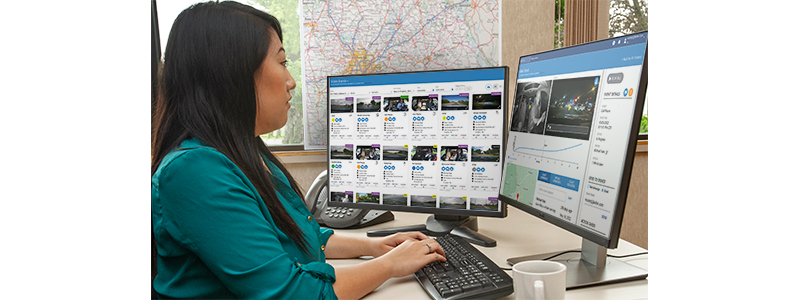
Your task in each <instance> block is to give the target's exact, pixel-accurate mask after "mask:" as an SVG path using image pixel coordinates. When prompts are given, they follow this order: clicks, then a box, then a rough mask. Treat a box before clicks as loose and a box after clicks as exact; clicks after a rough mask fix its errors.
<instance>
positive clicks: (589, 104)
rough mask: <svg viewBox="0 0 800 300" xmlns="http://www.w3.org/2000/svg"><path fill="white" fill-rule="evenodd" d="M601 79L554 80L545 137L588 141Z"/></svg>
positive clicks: (595, 77) (593, 77) (594, 77)
mask: <svg viewBox="0 0 800 300" xmlns="http://www.w3.org/2000/svg"><path fill="white" fill-rule="evenodd" d="M599 83H600V77H597V76H592V77H584V78H572V79H562V80H555V81H553V89H552V92H551V97H550V105H549V106H548V114H547V124H546V125H545V126H546V128H545V135H550V136H560V137H566V138H575V139H581V140H589V134H590V133H591V128H592V119H593V117H594V107H595V101H596V100H597V85H598V84H599Z"/></svg>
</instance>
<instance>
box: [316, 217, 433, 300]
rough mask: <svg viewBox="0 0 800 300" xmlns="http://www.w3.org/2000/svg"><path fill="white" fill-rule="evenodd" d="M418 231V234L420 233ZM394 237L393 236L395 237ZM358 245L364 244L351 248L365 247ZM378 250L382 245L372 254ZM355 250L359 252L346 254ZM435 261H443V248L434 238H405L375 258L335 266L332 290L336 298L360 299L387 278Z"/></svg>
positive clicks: (414, 270)
mask: <svg viewBox="0 0 800 300" xmlns="http://www.w3.org/2000/svg"><path fill="white" fill-rule="evenodd" d="M419 234H420V235H421V233H419ZM335 235H336V234H334V235H332V236H331V239H332V240H335V239H339V238H341V237H339V238H334V236H335ZM401 237H402V236H401ZM393 238H396V236H395V237H393ZM393 238H388V237H387V238H383V239H375V240H393ZM355 239H360V238H355ZM345 240H347V238H345V239H340V240H339V241H345ZM383 245H387V244H383ZM332 246H335V244H334V245H331V243H330V240H329V241H328V247H329V248H333V247H332ZM360 247H363V245H362V246H357V247H353V249H366V248H360ZM345 248H348V247H345ZM380 249H385V248H384V247H382V246H381V247H379V248H377V249H373V251H374V252H375V253H380V252H381V251H382V250H380ZM356 252H358V251H353V252H347V253H356ZM334 253H336V252H334ZM326 254H327V249H326ZM340 254H344V253H340ZM326 256H327V255H326ZM437 260H439V261H445V260H446V259H445V258H444V250H442V247H441V246H439V244H438V243H436V241H435V240H433V239H423V240H417V239H413V238H411V239H405V240H404V241H402V242H401V243H400V244H399V245H397V246H396V247H393V248H392V249H391V250H390V251H388V252H386V253H385V254H383V255H380V257H378V258H375V259H371V260H369V261H366V262H363V263H360V264H357V265H354V266H347V267H338V268H336V269H335V271H336V282H334V283H333V291H334V293H336V296H337V297H338V298H339V299H359V298H361V297H364V295H366V294H368V293H369V292H371V291H373V290H375V289H376V288H378V286H380V285H381V284H383V283H384V282H385V281H386V280H388V279H389V278H392V277H402V276H406V275H410V274H412V273H414V272H416V271H417V270H419V269H420V268H422V267H424V266H425V265H427V264H429V263H431V262H433V261H437Z"/></svg>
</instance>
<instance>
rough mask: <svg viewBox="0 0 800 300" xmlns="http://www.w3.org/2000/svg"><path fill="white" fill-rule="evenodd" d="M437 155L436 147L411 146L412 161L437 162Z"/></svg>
mask: <svg viewBox="0 0 800 300" xmlns="http://www.w3.org/2000/svg"><path fill="white" fill-rule="evenodd" d="M437 153H438V150H437V149H436V147H434V146H411V160H419V161H436V158H437V157H436V156H437Z"/></svg>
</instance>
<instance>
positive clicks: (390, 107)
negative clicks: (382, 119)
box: [383, 96, 408, 111]
mask: <svg viewBox="0 0 800 300" xmlns="http://www.w3.org/2000/svg"><path fill="white" fill-rule="evenodd" d="M383 111H408V96H400V97H384V98H383Z"/></svg>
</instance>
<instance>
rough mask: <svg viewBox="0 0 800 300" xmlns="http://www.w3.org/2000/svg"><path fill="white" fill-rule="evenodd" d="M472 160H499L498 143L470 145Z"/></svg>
mask: <svg viewBox="0 0 800 300" xmlns="http://www.w3.org/2000/svg"><path fill="white" fill-rule="evenodd" d="M472 161H473V162H479V161H482V162H499V161H500V145H491V146H472Z"/></svg>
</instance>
